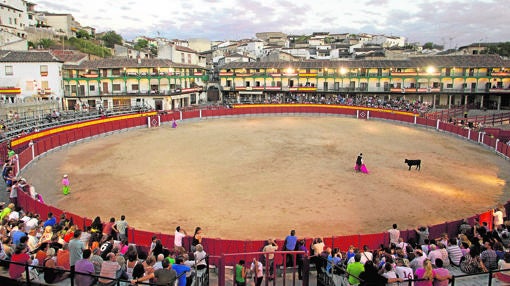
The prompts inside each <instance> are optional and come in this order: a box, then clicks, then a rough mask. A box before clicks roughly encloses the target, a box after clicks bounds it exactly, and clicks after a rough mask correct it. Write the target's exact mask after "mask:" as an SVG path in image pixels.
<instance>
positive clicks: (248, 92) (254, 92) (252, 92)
mask: <svg viewBox="0 0 510 286" xmlns="http://www.w3.org/2000/svg"><path fill="white" fill-rule="evenodd" d="M239 94H240V95H241V94H255V95H257V94H262V91H240V92H239Z"/></svg>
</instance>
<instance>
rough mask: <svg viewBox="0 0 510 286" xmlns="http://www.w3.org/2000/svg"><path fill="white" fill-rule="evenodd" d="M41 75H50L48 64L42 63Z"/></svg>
mask: <svg viewBox="0 0 510 286" xmlns="http://www.w3.org/2000/svg"><path fill="white" fill-rule="evenodd" d="M40 69H41V76H47V75H48V66H47V65H41V68H40Z"/></svg>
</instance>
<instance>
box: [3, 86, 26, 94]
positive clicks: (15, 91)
mask: <svg viewBox="0 0 510 286" xmlns="http://www.w3.org/2000/svg"><path fill="white" fill-rule="evenodd" d="M0 94H21V88H19V87H0Z"/></svg>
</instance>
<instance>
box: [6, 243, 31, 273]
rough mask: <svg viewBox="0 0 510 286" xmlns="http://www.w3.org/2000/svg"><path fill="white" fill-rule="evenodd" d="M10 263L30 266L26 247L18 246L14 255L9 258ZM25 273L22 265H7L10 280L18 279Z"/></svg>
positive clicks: (23, 245)
mask: <svg viewBox="0 0 510 286" xmlns="http://www.w3.org/2000/svg"><path fill="white" fill-rule="evenodd" d="M11 262H17V263H24V264H31V263H32V259H31V258H30V255H29V254H28V247H27V246H26V245H25V244H20V245H18V246H17V247H16V249H15V250H14V254H13V255H12V257H11ZM24 272H25V266H24V265H23V264H14V263H11V264H10V265H9V277H11V279H20V278H21V274H22V273H24Z"/></svg>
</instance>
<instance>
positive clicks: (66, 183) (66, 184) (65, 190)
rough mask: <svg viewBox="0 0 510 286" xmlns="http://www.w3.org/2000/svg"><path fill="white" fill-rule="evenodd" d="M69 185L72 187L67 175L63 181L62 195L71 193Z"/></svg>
mask: <svg viewBox="0 0 510 286" xmlns="http://www.w3.org/2000/svg"><path fill="white" fill-rule="evenodd" d="M69 185H70V182H69V176H68V175H67V174H66V175H64V178H63V179H62V193H63V194H64V195H68V194H69V192H70V189H69Z"/></svg>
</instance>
